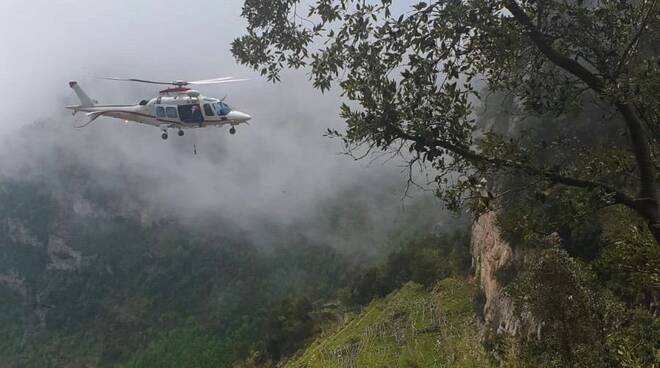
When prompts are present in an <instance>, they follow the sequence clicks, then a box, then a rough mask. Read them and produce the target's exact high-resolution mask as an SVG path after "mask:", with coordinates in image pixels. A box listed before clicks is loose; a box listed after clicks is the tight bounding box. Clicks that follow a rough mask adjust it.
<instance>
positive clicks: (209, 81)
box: [101, 77, 248, 87]
mask: <svg viewBox="0 0 660 368" xmlns="http://www.w3.org/2000/svg"><path fill="white" fill-rule="evenodd" d="M101 79H108V80H115V81H124V82H138V83H149V84H160V85H165V86H172V85H173V86H178V87H183V86H187V85H191V84H194V85H202V84H221V83H230V82H242V81H246V80H248V79H237V78H234V77H221V78H213V79H202V80H197V81H192V82H186V81H183V80H177V81H172V82H161V81H152V80H147V79H137V78H115V77H101Z"/></svg>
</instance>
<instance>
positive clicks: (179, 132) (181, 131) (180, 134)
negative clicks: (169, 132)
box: [176, 129, 183, 137]
mask: <svg viewBox="0 0 660 368" xmlns="http://www.w3.org/2000/svg"><path fill="white" fill-rule="evenodd" d="M176 134H178V135H179V137H183V130H182V129H179V131H178V132H177V133H176Z"/></svg>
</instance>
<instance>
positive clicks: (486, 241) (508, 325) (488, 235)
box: [471, 212, 520, 334]
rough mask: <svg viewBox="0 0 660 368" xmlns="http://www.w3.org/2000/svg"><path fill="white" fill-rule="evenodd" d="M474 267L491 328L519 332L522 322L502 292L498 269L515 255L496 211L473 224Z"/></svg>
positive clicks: (511, 260) (484, 314)
mask: <svg viewBox="0 0 660 368" xmlns="http://www.w3.org/2000/svg"><path fill="white" fill-rule="evenodd" d="M471 252H472V267H473V269H474V273H475V275H476V278H477V282H478V283H479V285H480V287H481V290H482V292H483V295H484V304H483V319H484V323H485V326H486V327H487V328H492V329H494V330H496V331H497V332H506V333H510V334H515V333H516V332H518V329H519V328H520V321H519V319H518V318H517V317H516V316H515V315H514V311H513V303H512V301H511V299H510V298H508V297H507V296H506V295H505V294H504V293H503V291H502V287H503V285H502V284H501V282H500V281H499V280H498V278H497V274H498V272H500V271H502V270H503V269H504V268H505V267H509V266H510V265H511V263H512V262H513V261H514V258H515V255H514V252H513V249H512V248H511V246H510V245H509V244H508V243H507V242H506V241H504V240H503V239H502V237H501V233H500V231H499V229H498V227H497V224H496V214H495V213H494V212H488V213H485V214H483V215H481V216H480V217H479V218H478V219H477V220H476V221H475V222H474V224H473V225H472V237H471Z"/></svg>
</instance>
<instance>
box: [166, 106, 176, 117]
mask: <svg viewBox="0 0 660 368" xmlns="http://www.w3.org/2000/svg"><path fill="white" fill-rule="evenodd" d="M165 113H166V114H167V117H168V118H174V119H176V117H177V114H176V107H173V106H168V107H166V108H165Z"/></svg>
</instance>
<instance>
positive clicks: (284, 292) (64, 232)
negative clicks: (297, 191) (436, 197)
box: [0, 126, 458, 367]
mask: <svg viewBox="0 0 660 368" xmlns="http://www.w3.org/2000/svg"><path fill="white" fill-rule="evenodd" d="M42 129H44V127H43V126H33V127H29V128H27V129H25V130H24V131H23V132H22V133H21V134H23V135H28V136H30V135H32V136H33V137H34V136H42V137H43V131H42ZM45 129H47V130H48V128H45ZM33 139H34V138H33ZM18 152H19V151H17V153H18ZM16 170H17V171H20V174H19V173H17V172H12V173H11V175H5V176H3V177H2V178H1V179H0V218H2V222H1V223H0V245H1V246H0V293H1V294H2V303H1V304H0V308H1V309H2V313H1V314H0V325H1V326H2V328H1V329H0V334H1V335H2V336H1V338H0V366H2V367H61V366H112V365H115V364H124V365H126V366H131V367H132V366H140V367H142V366H152V367H155V366H160V367H163V366H172V367H182V366H189V367H201V366H208V367H215V366H229V365H230V363H231V362H233V361H235V360H238V359H239V358H243V357H244V356H245V355H246V354H247V352H248V351H249V350H250V349H251V348H252V347H253V346H254V343H255V341H257V340H258V339H259V337H260V336H261V335H263V324H264V323H265V321H267V318H268V316H269V314H270V310H271V308H272V306H273V305H274V304H276V303H278V302H281V301H282V300H284V299H286V298H288V297H293V296H296V297H305V298H308V299H309V300H312V301H316V300H324V299H327V298H331V297H333V296H334V294H335V292H336V290H337V289H339V288H341V287H345V286H346V285H347V283H348V282H349V281H350V280H351V278H353V277H356V275H358V274H359V272H358V270H361V269H363V268H365V267H368V266H369V265H371V264H373V263H374V262H378V259H379V258H378V257H377V256H376V255H377V254H382V252H383V250H385V249H395V248H396V247H398V246H399V244H401V243H404V242H406V241H409V240H410V239H415V238H417V237H420V236H424V234H428V233H429V232H430V231H432V230H433V229H434V226H435V225H436V224H437V220H436V219H437V218H438V217H437V214H438V213H439V212H438V211H437V210H436V209H435V208H434V207H433V206H428V205H427V204H424V203H422V202H409V203H408V209H409V210H408V211H403V210H402V211H401V212H400V214H398V215H396V214H392V215H391V216H390V215H389V214H385V213H380V214H379V216H378V217H374V216H373V214H372V211H373V207H372V206H370V205H369V206H368V205H366V202H364V201H359V202H358V201H354V200H351V198H352V196H354V195H360V196H362V198H363V199H364V198H366V197H368V198H371V200H373V201H376V203H377V201H384V200H385V198H387V201H388V202H389V201H390V200H392V199H393V200H395V201H397V200H399V198H400V197H398V194H396V193H397V191H391V190H385V191H373V192H372V193H365V192H363V191H362V189H360V188H359V187H354V188H350V187H347V188H345V189H344V191H340V192H338V193H337V194H336V196H335V197H331V198H329V199H327V200H326V201H321V202H319V203H318V204H317V205H315V206H316V207H313V208H310V209H308V212H309V216H304V221H302V220H301V221H298V222H294V223H290V224H282V223H281V222H275V221H268V220H269V219H268V218H267V217H264V218H263V221H262V222H257V223H255V225H254V226H255V227H254V229H253V231H245V229H244V227H241V226H237V224H236V223H235V222H233V221H232V220H230V219H226V218H222V217H215V218H210V217H208V216H207V215H205V216H199V220H198V221H191V220H190V219H189V218H187V219H185V220H184V219H182V218H181V217H180V216H179V215H178V214H177V213H176V212H173V213H169V214H168V213H167V212H164V211H162V210H161V209H159V208H158V206H157V205H154V203H153V202H150V200H149V199H148V198H147V199H145V197H144V196H141V195H140V194H141V193H139V192H137V191H133V190H131V189H130V188H131V185H132V184H131V183H138V182H140V181H141V180H147V181H148V180H150V179H149V178H148V176H142V175H141V174H139V173H135V172H131V171H126V172H122V171H121V170H120V169H119V170H101V169H99V168H98V167H95V166H93V165H90V164H89V163H88V162H86V160H84V159H81V158H80V157H77V156H76V155H75V154H74V152H73V151H72V150H71V149H69V148H66V147H62V146H61V145H60V144H58V143H56V142H55V141H48V140H46V142H45V146H43V147H42V151H41V153H40V155H38V156H37V157H36V158H33V159H32V160H30V161H28V164H26V166H19V167H18V168H16ZM393 184H394V185H396V184H395V182H393ZM347 193H349V194H347ZM365 196H366V197H365ZM362 203H365V204H364V205H363V204H362ZM396 207H397V206H395V208H396ZM384 211H389V210H384ZM452 221H458V220H452ZM210 223H212V224H213V226H212V227H211V226H209V224H210ZM457 223H458V222H457ZM374 229H378V231H381V230H380V229H384V230H383V231H385V232H386V233H387V236H386V237H379V238H378V239H389V240H388V241H380V240H378V241H377V242H375V239H374V238H373V237H372V236H371V235H369V234H373V231H374ZM359 242H362V245H361V246H360V245H359ZM356 244H358V245H356ZM381 257H382V256H381Z"/></svg>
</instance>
